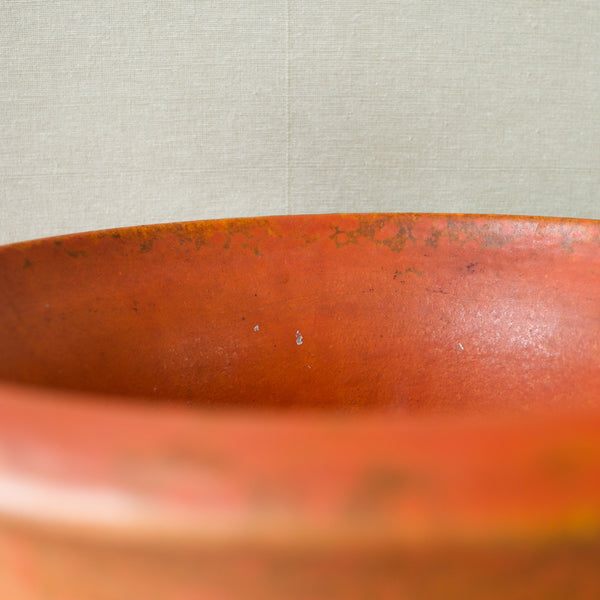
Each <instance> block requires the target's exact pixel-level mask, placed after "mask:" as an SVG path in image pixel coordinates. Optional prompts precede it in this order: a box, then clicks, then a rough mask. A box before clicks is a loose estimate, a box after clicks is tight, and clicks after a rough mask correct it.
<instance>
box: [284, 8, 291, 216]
mask: <svg viewBox="0 0 600 600" xmlns="http://www.w3.org/2000/svg"><path fill="white" fill-rule="evenodd" d="M290 1H291V0H286V3H285V8H286V16H285V203H286V211H287V214H288V215H289V214H290V213H291V206H290Z"/></svg>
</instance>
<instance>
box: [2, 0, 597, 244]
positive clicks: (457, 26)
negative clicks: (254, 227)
mask: <svg viewBox="0 0 600 600" xmlns="http://www.w3.org/2000/svg"><path fill="white" fill-rule="evenodd" d="M598 32H600V3H599V2H596V1H594V0H571V1H569V2H566V1H562V2H561V1H548V2H546V1H544V2H542V1H540V0H503V1H498V0H455V1H453V2H445V1H442V0H397V1H391V0H343V1H342V0H328V1H327V2H321V1H317V0H302V1H299V0H287V1H286V0H252V1H247V2H243V1H233V0H218V1H217V0H194V1H192V0H175V1H173V0H172V1H166V0H165V1H159V0H104V1H102V2H82V1H80V0H56V1H53V2H48V1H47V0H4V1H3V2H1V3H0V106H1V107H2V110H1V112H0V181H1V185H0V209H1V210H0V243H8V242H12V241H18V240H25V239H31V238H35V237H42V236H49V235H56V234H61V233H69V232H75V231H83V230H91V229H101V228H106V227H117V226H125V225H134V224H143V223H156V222H166V221H180V220H195V219H206V218H218V217H229V216H251V215H268V214H294V213H323V212H357V211H358V212H371V211H410V212H473V213H512V214H530V215H555V216H571V217H590V218H600V35H599V33H598Z"/></svg>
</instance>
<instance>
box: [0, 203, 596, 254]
mask: <svg viewBox="0 0 600 600" xmlns="http://www.w3.org/2000/svg"><path fill="white" fill-rule="evenodd" d="M400 216H405V217H418V218H425V219H426V218H431V219H446V218H447V219H465V220H481V221H488V222H490V223H491V222H502V221H505V222H518V221H523V222H529V223H539V224H541V223H546V224H549V225H550V224H554V225H561V224H563V225H567V224H571V225H578V226H581V227H584V226H593V227H600V219H591V218H586V217H560V216H549V215H540V216H537V215H527V214H501V213H493V212H491V213H471V212H465V213H462V212H458V213H452V212H415V211H406V212H388V211H358V212H324V213H299V214H292V215H288V214H275V215H256V216H242V217H222V218H211V219H198V220H194V219H190V220H184V221H160V222H157V223H147V224H146V223H144V224H138V225H124V226H117V227H108V228H101V229H86V230H84V231H75V232H69V233H62V234H57V235H48V236H41V237H35V238H32V239H28V240H22V241H18V242H10V243H7V244H1V245H0V249H2V248H4V247H9V246H14V247H16V246H26V245H28V244H36V243H39V242H44V243H47V242H53V241H55V240H56V241H63V240H65V241H66V240H69V239H77V238H80V237H87V236H91V237H93V236H96V235H110V234H112V233H128V232H136V231H153V230H156V231H160V230H161V229H168V228H172V227H176V226H201V225H205V224H211V223H212V224H219V223H233V222H239V221H243V222H247V223H251V222H253V221H255V222H259V221H261V220H268V221H272V220H291V221H293V220H301V219H316V220H326V219H328V218H331V217H339V218H342V217H382V218H383V217H400Z"/></svg>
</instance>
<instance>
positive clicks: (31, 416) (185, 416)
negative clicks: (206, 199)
mask: <svg viewBox="0 0 600 600" xmlns="http://www.w3.org/2000/svg"><path fill="white" fill-rule="evenodd" d="M357 214H358V215H381V216H392V215H402V214H404V215H415V216H419V217H424V218H426V217H432V218H465V219H480V220H482V221H484V222H498V221H502V222H508V221H512V222H515V221H523V222H527V223H545V224H549V225H552V224H555V225H561V224H570V225H577V226H578V227H581V228H582V231H583V230H586V229H589V230H590V231H591V230H592V229H593V230H594V235H596V236H598V237H599V238H600V221H597V220H591V219H573V218H560V217H534V216H516V215H493V214H491V215H485V214H482V215H478V214H451V213H349V214H348V216H355V215H357ZM331 216H345V215H344V214H343V213H331V214H317V215H282V216H273V217H244V218H242V220H243V221H246V222H252V221H257V220H260V219H268V220H273V219H275V220H279V219H282V220H283V219H285V220H288V219H291V220H294V219H307V218H315V219H327V218H328V217H331ZM239 220H240V219H235V218H231V219H230V218H228V219H214V220H204V221H185V222H181V223H161V224H153V225H143V226H129V227H119V228H112V229H104V230H96V231H89V232H81V233H73V234H67V235H60V236H51V237H45V238H39V239H36V240H31V241H24V242H17V243H13V244H7V245H6V246H0V251H1V250H2V249H3V248H7V247H13V246H20V247H23V246H26V245H28V244H38V243H49V242H52V241H55V240H65V239H74V238H82V237H84V238H85V237H88V236H94V235H98V234H110V233H113V232H120V233H123V232H128V231H130V232H135V231H139V230H144V231H157V232H160V231H161V230H162V229H164V228H170V227H174V226H177V225H185V224H188V225H190V224H193V225H196V224H197V225H198V226H201V225H202V224H203V223H211V222H213V223H215V222H217V223H218V222H234V221H239ZM584 241H585V240H584ZM82 400H83V402H82ZM599 430H600V408H586V409H583V408H582V409H581V410H576V411H573V410H571V409H565V411H564V412H558V411H555V412H551V413H548V414H544V413H538V412H532V413H531V414H529V415H525V416H524V415H522V414H519V415H518V416H515V415H508V414H499V415H493V416H490V415H489V414H488V415H454V416H440V415H418V416H410V415H406V414H404V413H393V412H373V413H360V414H354V415H352V414H350V415H343V416H342V415H336V414H331V413H323V412H319V411H312V410H290V411H286V412H274V411H269V410H261V411H258V412H252V411H251V410H244V409H239V408H235V409H232V408H227V409H222V410H219V409H214V408H211V409H199V408H197V407H195V408H193V409H191V410H190V409H188V408H186V407H182V406H171V405H169V404H168V403H166V404H165V403H164V402H162V403H160V404H157V405H152V404H148V403H145V402H144V401H143V399H140V400H134V401H132V399H131V398H123V399H122V400H120V399H119V396H108V395H103V394H95V393H86V392H73V391H67V390H61V389H55V388H44V387H38V386H33V385H28V384H19V383H12V382H6V381H0V522H2V521H3V522H7V523H9V524H10V523H12V524H14V525H16V526H19V527H26V528H28V527H33V529H34V530H36V531H37V530H44V531H48V532H59V533H60V534H61V535H64V534H68V535H74V536H78V537H84V538H85V539H94V540H101V539H108V540H113V541H114V540H119V541H129V542H132V543H147V542H151V543H156V544H165V543H166V544H168V543H174V544H177V545H180V544H186V543H190V544H199V543H200V544H211V545H219V544H231V543H247V542H250V543H258V544H261V545H272V546H273V547H287V546H293V547H297V546H298V545H301V546H307V547H310V546H312V545H315V544H316V545H318V546H323V545H328V544H331V545H333V546H339V545H340V544H341V545H347V544H353V543H356V544H358V545H359V546H361V547H364V546H365V545H368V544H370V543H373V544H375V545H379V546H380V545H381V544H414V543H423V544H429V543H432V542H434V543H440V542H441V543H445V542H450V543H452V542H455V541H461V542H465V541H466V542H476V543H477V542H479V541H481V540H490V539H497V540H504V539H509V540H510V539H520V540H522V539H523V538H525V539H527V540H533V541H535V540H538V541H539V540H542V541H543V540H547V539H555V538H556V537H557V536H558V537H561V536H562V537H574V538H576V539H582V538H587V537H589V536H590V535H596V534H597V533H598V532H600V508H598V505H596V506H591V507H590V506H583V507H579V508H578V507H575V508H573V507H572V506H570V505H568V502H567V500H566V498H567V496H566V495H562V496H560V497H557V501H556V505H553V506H552V507H551V510H549V511H548V513H547V514H542V515H541V516H539V518H538V517H536V516H535V511H534V510H532V508H531V507H532V498H534V497H535V490H533V491H530V492H531V493H529V492H527V490H525V496H523V497H519V498H520V500H519V498H518V499H517V506H516V507H513V509H514V510H513V512H511V511H510V510H509V511H508V513H506V512H503V509H502V510H500V511H498V510H497V509H498V507H497V506H496V507H495V508H494V507H493V506H492V508H491V509H489V510H488V509H487V508H486V506H487V505H486V504H485V502H487V501H488V500H489V497H488V494H489V490H488V491H486V490H485V489H480V488H478V487H477V478H478V477H479V476H480V475H481V472H483V471H485V472H487V471H486V469H485V466H482V465H481V464H480V463H479V462H477V460H474V459H473V460H471V459H470V458H465V456H466V455H468V454H469V452H473V453H477V452H480V453H482V454H481V455H482V456H483V457H485V456H486V454H485V453H486V452H492V449H493V447H494V445H495V444H496V443H506V442H507V440H508V441H509V442H510V441H511V440H512V441H513V442H514V443H515V444H516V447H518V448H521V449H525V451H531V452H532V454H531V459H532V460H536V456H537V454H536V452H540V451H542V450H540V449H542V448H543V446H544V443H547V442H552V443H554V441H555V440H557V441H556V444H555V446H556V447H557V448H558V447H560V444H561V443H572V442H575V441H576V440H577V439H578V438H580V437H582V436H583V438H584V441H585V443H587V444H588V445H589V447H590V448H591V450H592V451H593V452H594V453H595V454H594V457H596V458H597V456H598V454H599V452H600V451H599V447H600V444H599V443H598V442H597V441H596V442H595V443H594V439H595V438H594V435H595V433H596V432H597V431H599ZM132 432H135V435H136V436H138V438H139V439H137V440H136V443H133V445H132V442H131V438H132ZM199 432H202V433H203V434H206V435H207V436H208V442H206V444H204V442H203V441H202V442H201V441H199V439H198V438H199ZM483 432H484V433H483ZM560 432H567V433H566V434H565V435H566V437H564V438H561V435H562V434H561V433H560ZM288 434H289V435H290V436H291V438H290V439H288V440H286V438H285V436H286V435H288ZM236 436H239V437H241V438H242V439H244V440H245V442H248V441H249V442H254V443H257V444H258V446H259V450H260V452H259V454H260V453H262V454H260V456H262V459H263V460H265V461H266V460H267V459H268V457H269V452H270V455H271V456H274V455H275V452H274V448H278V449H280V450H281V452H282V457H283V458H285V459H287V460H288V463H289V464H288V466H290V465H292V467H293V468H298V469H299V472H301V473H302V476H303V477H307V478H308V479H309V480H310V475H309V474H307V473H306V472H305V471H303V470H302V469H301V468H300V467H299V466H298V456H296V455H293V456H292V454H293V453H291V448H292V446H291V444H292V442H293V440H297V441H301V442H304V443H311V440H316V442H315V444H316V449H315V450H314V451H312V453H311V452H308V454H307V455H306V456H304V457H302V458H303V460H304V461H305V462H306V464H307V465H309V466H310V465H317V464H318V462H319V456H320V455H319V449H320V450H321V452H322V456H324V457H325V459H327V460H329V461H330V466H331V465H334V464H335V460H340V461H342V462H343V461H344V460H345V461H346V462H343V466H344V465H345V466H344V468H346V467H347V468H348V470H349V471H351V470H352V468H353V465H356V464H358V463H360V462H361V460H362V459H361V455H362V454H361V446H360V444H361V443H362V444H364V446H363V448H364V451H365V453H366V454H367V456H368V454H369V452H370V453H371V460H372V461H374V463H373V464H375V463H376V462H377V461H378V460H381V456H380V453H379V452H378V451H377V448H378V447H379V445H380V444H383V447H385V445H386V444H388V446H389V447H393V443H394V440H396V439H402V440H404V441H403V442H402V443H401V444H400V447H401V448H400V449H399V450H398V452H399V454H398V455H397V456H396V459H397V458H398V457H400V456H401V450H402V449H404V450H406V451H407V452H408V453H409V454H410V449H411V446H410V444H411V443H413V446H414V447H415V448H417V449H421V450H422V451H423V454H427V448H428V447H429V445H431V446H433V450H432V452H431V455H429V458H428V459H427V460H425V462H423V463H422V464H421V465H420V467H419V468H418V469H417V470H419V469H421V471H422V472H423V473H425V479H427V474H429V475H432V476H433V477H434V479H435V476H436V473H438V474H439V475H440V477H441V479H440V481H441V482H442V483H440V481H438V482H437V483H438V484H439V485H442V486H446V487H448V489H450V487H451V483H449V480H448V478H451V477H453V476H456V469H457V465H458V466H461V465H462V466H465V465H466V468H467V475H466V480H467V484H472V485H473V486H474V488H473V489H474V490H475V491H474V494H475V496H477V494H482V496H481V498H483V500H481V504H478V501H477V498H475V500H471V501H469V499H468V498H466V497H463V496H460V497H457V498H454V497H453V496H452V498H453V500H452V501H453V502H455V504H454V505H452V506H451V507H450V508H446V509H444V508H440V507H439V506H435V502H434V501H433V504H431V505H430V506H429V507H428V509H427V510H426V511H425V513H422V512H421V513H420V512H419V499H423V498H425V499H426V500H427V501H428V502H429V501H431V494H432V492H431V490H428V489H427V482H425V484H424V485H425V487H424V488H420V487H419V486H420V485H421V484H420V483H419V482H418V481H417V482H416V483H415V485H416V490H417V491H416V492H414V490H413V491H411V486H412V485H413V483H411V482H410V481H409V483H408V484H406V483H405V482H402V481H400V482H399V483H394V484H393V485H399V486H400V487H402V486H403V485H407V486H408V492H407V494H408V498H409V500H408V503H407V504H406V506H404V505H402V506H401V507H400V508H399V509H394V510H396V512H394V510H392V512H391V513H390V514H389V515H388V517H384V518H382V519H381V520H378V519H373V518H372V514H371V515H370V516H369V517H368V518H364V519H363V518H362V516H361V514H360V510H359V511H358V513H359V514H358V516H357V514H355V513H353V512H352V511H350V512H349V513H348V514H346V513H343V512H342V511H341V510H340V505H339V504H336V502H338V500H336V499H335V498H333V499H332V498H324V497H321V496H322V493H321V492H319V493H317V494H316V497H315V498H313V499H312V501H314V505H310V506H309V508H306V507H305V508H302V506H301V507H300V508H299V509H297V510H296V509H295V508H294V502H295V501H296V499H294V498H292V499H291V500H290V499H289V498H285V497H284V498H283V500H282V499H281V498H279V500H281V502H280V505H278V500H277V499H275V501H274V504H273V505H265V506H262V505H261V500H260V499H256V498H255V499H253V498H252V493H254V492H252V491H249V489H250V488H251V487H252V485H253V484H252V481H253V479H252V477H255V478H256V477H259V478H260V477H263V476H266V477H267V479H268V477H269V476H271V477H272V479H271V481H272V482H274V483H273V485H275V489H274V490H271V491H273V492H274V496H275V497H278V494H279V495H282V494H283V496H285V493H286V489H287V488H286V485H287V484H289V483H290V480H288V479H286V476H285V472H279V471H277V472H275V471H272V470H271V471H269V469H268V468H267V469H266V471H265V472H266V475H265V472H263V471H264V469H263V467H261V464H260V458H257V459H256V460H257V462H254V463H253V462H252V461H250V462H247V461H246V462H244V460H245V459H244V456H245V455H247V454H248V450H247V448H246V447H244V446H243V444H238V445H236V443H235V439H236ZM334 436H339V439H338V438H335V439H337V442H333V441H332V439H334ZM261 440H263V441H262V442H261ZM265 440H266V441H265ZM290 440H291V441H290ZM432 440H434V441H433V443H432ZM461 440H462V441H461ZM465 440H466V441H465ZM268 443H270V444H271V446H270V447H269V446H268ZM461 443H462V444H463V445H462V446H461ZM136 444H137V445H136ZM261 444H262V445H261ZM336 444H337V445H336ZM536 444H537V446H536ZM456 446H459V447H460V450H457V451H456V453H454V454H453V453H452V452H453V451H452V450H450V451H448V449H449V448H454V447H456ZM153 449H154V450H153ZM156 449H159V452H157V451H156ZM436 449H437V450H436ZM170 451H173V452H174V458H173V459H172V460H173V463H172V464H171V463H170V462H169V461H170V460H171V459H170V458H169V452H170ZM119 452H122V453H123V456H121V457H119V456H118V453H119ZM211 452H215V453H217V454H218V453H219V452H220V453H221V454H222V455H223V456H226V457H229V458H231V457H234V458H239V459H240V460H241V461H242V462H241V463H240V464H242V466H241V467H240V471H239V473H238V475H239V474H240V473H241V475H242V480H243V481H242V483H240V488H239V489H230V488H229V487H228V485H229V483H230V473H229V471H228V467H227V465H219V464H211V460H213V458H214V456H213V457H211V456H210V453H211ZM344 452H345V454H344ZM414 452H417V450H414ZM436 452H437V454H436ZM128 453H130V455H128ZM177 453H179V454H177ZM445 454H446V455H445ZM542 454H543V451H542ZM412 456H417V455H416V454H414V453H413V455H412ZM494 456H500V455H494ZM290 457H291V458H290ZM436 457H437V458H436ZM275 458H277V457H276V456H275ZM596 458H594V460H596ZM120 460H122V461H123V462H122V463H120V462H119V461H120ZM436 460H437V461H438V466H439V465H440V464H441V470H439V469H438V471H436V468H438V467H436V463H435V461H436ZM511 460H512V459H511ZM127 461H131V462H130V463H128V462H127ZM161 461H163V462H164V464H163V465H162V467H161V465H160V464H159V465H158V467H157V462H158V463H160V462H161ZM165 461H166V462H165ZM427 461H429V462H427ZM461 461H462V462H461ZM280 462H281V461H280ZM384 462H385V461H384ZM217 463H218V461H217ZM278 464H279V463H278ZM285 464H286V463H285V460H284V461H283V462H281V464H280V467H281V468H283V467H285ZM390 464H395V463H394V459H391V461H390ZM506 464H507V465H512V467H515V465H518V464H519V463H518V459H517V458H515V459H514V460H513V461H512V462H510V461H508V462H507V463H506ZM532 464H534V463H532ZM598 464H600V463H597V462H593V461H592V463H586V462H585V460H583V461H582V462H581V465H582V467H581V468H582V469H583V470H584V471H585V470H586V469H587V472H588V474H589V473H591V474H598V471H597V467H598ZM244 465H245V466H244ZM363 466H364V465H363ZM370 466H373V465H370ZM375 466H377V465H375ZM387 466H389V464H388V465H387ZM368 467H369V465H366V468H368ZM386 468H387V467H386ZM144 469H150V470H151V471H152V472H153V477H155V478H156V480H154V481H147V480H142V481H138V479H139V476H140V473H142V472H143V471H144ZM161 469H162V470H161ZM169 469H173V471H172V472H170V471H169ZM244 469H246V471H244ZM482 469H483V471H482ZM367 470H368V469H367ZM175 471H177V472H175ZM90 473H91V475H90ZM173 473H174V474H173ZM186 474H187V476H188V477H189V476H191V475H193V476H194V477H196V478H198V477H199V478H200V479H202V478H204V479H203V481H204V483H202V482H201V485H200V487H202V485H205V488H206V489H205V490H204V492H206V495H207V496H206V498H208V499H206V498H205V499H204V500H202V501H200V500H199V498H200V497H201V496H202V493H203V489H200V490H197V489H196V490H191V491H189V490H186V489H185V481H186ZM517 475H518V474H517ZM320 476H321V477H325V478H326V472H322V473H320ZM161 477H164V478H165V479H164V480H161ZM170 477H175V481H171V480H170V479H169V478H170ZM244 477H245V479H244ZM469 478H470V479H469ZM142 479H143V478H142ZM409 479H410V478H409ZM505 479H506V482H505V483H509V484H510V483H512V484H514V483H516V482H518V481H519V478H518V476H517V477H516V479H515V478H514V477H512V475H506V474H505ZM167 480H168V481H167ZM310 481H311V482H312V483H310V485H312V486H313V487H314V486H315V485H316V484H315V481H317V480H314V479H313V480H310ZM484 484H485V482H484ZM484 484H482V485H484ZM277 486H279V487H277ZM599 486H600V484H596V486H595V487H594V493H595V496H594V498H595V499H596V500H598V499H599V498H600V490H599V489H598V488H599ZM325 487H326V486H325ZM334 487H335V486H334ZM165 490H166V491H165ZM413 492H414V494H416V495H414V496H411V494H412V493H413ZM565 493H566V492H565ZM244 494H245V495H244ZM528 494H529V495H528ZM267 495H268V494H267ZM481 498H480V499H481ZM486 499H487V500H486ZM484 500H485V501H484ZM303 501H304V500H303V499H300V500H299V502H300V504H302V502H303ZM411 501H412V503H413V504H411ZM519 502H521V504H527V508H526V510H520V508H519ZM565 502H566V504H567V505H565ZM327 503H329V504H327ZM415 503H416V504H415ZM488 504H489V502H488ZM250 505H251V506H250ZM290 507H291V508H290ZM500 508H502V507H500ZM398 511H399V512H398ZM436 511H437V512H436ZM478 511H479V512H478ZM573 511H575V512H573ZM577 511H579V512H577ZM473 512H475V514H476V518H473ZM386 514H387V513H386ZM431 515H434V516H435V515H437V516H438V517H439V520H438V521H436V520H433V521H432V520H431Z"/></svg>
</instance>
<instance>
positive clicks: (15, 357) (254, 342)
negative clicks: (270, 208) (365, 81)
mask: <svg viewBox="0 0 600 600" xmlns="http://www.w3.org/2000/svg"><path fill="white" fill-rule="evenodd" d="M0 281H1V282H2V285H1V286H0V380H1V382H0V518H1V519H2V522H3V523H4V525H3V527H2V529H0V597H7V598H8V597H10V598H14V599H15V600H21V598H22V599H25V598H27V599H28V600H29V599H32V598H34V599H36V598H50V599H54V598H56V599H59V598H60V599H63V598H67V597H77V598H81V599H82V600H85V599H86V598H98V599H102V600H105V599H106V600H108V599H113V598H115V599H117V598H123V597H124V594H125V596H127V597H140V598H141V597H143V598H157V599H159V598H160V599H162V598H165V599H166V598H169V599H172V598H173V599H181V600H183V599H196V598H215V599H216V598H236V599H237V598H283V597H285V598H304V597H306V598H309V597H310V598H363V597H378V598H385V597H390V598H439V597H444V598H450V597H455V598H466V597H473V598H481V597H486V598H496V597H498V598H500V597H511V598H520V597H523V598H529V597H536V598H545V597H548V598H550V597H554V596H552V594H556V593H557V590H561V589H565V590H568V596H569V597H572V598H597V597H599V596H600V579H599V577H598V574H597V564H598V560H599V559H600V436H599V435H598V433H599V431H600V352H599V349H598V339H600V335H599V334H600V223H598V222H594V221H576V220H559V219H539V218H517V217H477V216H466V215H454V216H449V215H322V216H302V217H273V218H265V219H235V220H225V221H208V222H198V223H183V224H173V225H159V226H150V227H138V228H129V229H121V230H112V231H105V232H95V233H87V234H78V235H73V236H67V237H62V238H56V239H46V240H39V241H34V242H28V243H22V244H14V245H12V246H5V247H2V248H0ZM125 550H126V551H125ZM117 556H118V557H119V558H116V557H117ZM199 564H200V565H201V567H200V566H199ZM66 570H68V571H69V572H71V573H73V574H72V576H69V577H67V576H64V572H65V571H66ZM61 573H62V575H61ZM117 580H118V581H119V582H120V584H119V585H115V584H114V581H117ZM110 581H112V582H113V583H107V582H110ZM519 594H521V595H519Z"/></svg>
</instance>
